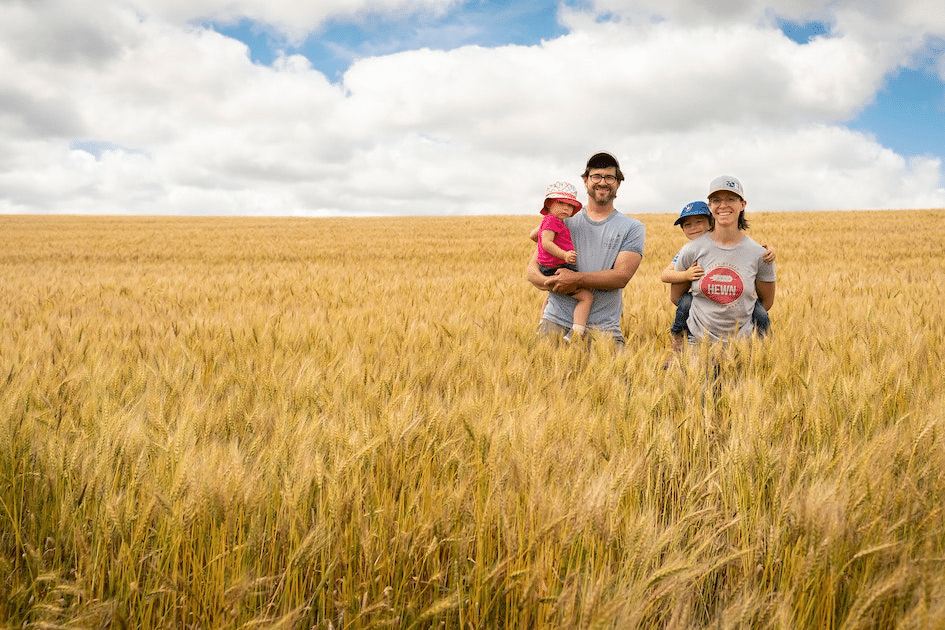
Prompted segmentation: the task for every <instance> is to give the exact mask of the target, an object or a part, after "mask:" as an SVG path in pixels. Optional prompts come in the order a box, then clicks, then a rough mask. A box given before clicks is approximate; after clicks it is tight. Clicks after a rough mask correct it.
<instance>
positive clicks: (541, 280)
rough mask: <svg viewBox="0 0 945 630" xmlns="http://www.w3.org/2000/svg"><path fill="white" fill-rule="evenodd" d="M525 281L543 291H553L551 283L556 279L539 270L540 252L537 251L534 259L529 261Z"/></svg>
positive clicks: (533, 256) (533, 255)
mask: <svg viewBox="0 0 945 630" xmlns="http://www.w3.org/2000/svg"><path fill="white" fill-rule="evenodd" d="M525 279H526V280H528V281H529V282H531V283H532V284H533V285H535V288H536V289H540V290H542V291H551V287H550V286H549V285H550V284H551V281H552V280H553V279H554V276H546V275H545V274H543V273H542V272H541V269H539V268H538V251H537V250H536V251H535V253H534V254H532V259H531V260H529V261H528V266H527V267H525Z"/></svg>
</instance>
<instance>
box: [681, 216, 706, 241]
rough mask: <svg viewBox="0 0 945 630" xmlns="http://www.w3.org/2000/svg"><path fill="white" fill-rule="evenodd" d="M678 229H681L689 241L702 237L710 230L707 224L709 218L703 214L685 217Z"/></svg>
mask: <svg viewBox="0 0 945 630" xmlns="http://www.w3.org/2000/svg"><path fill="white" fill-rule="evenodd" d="M679 227H681V228H682V231H683V234H685V235H686V238H688V239H689V240H690V241H691V240H692V239H694V238H698V237H700V236H702V235H703V234H705V233H706V232H708V231H709V230H710V229H711V228H712V226H711V224H710V223H709V217H707V216H705V215H704V214H697V215H694V216H691V217H686V219H685V220H684V221H683V222H682V223H680V224H679Z"/></svg>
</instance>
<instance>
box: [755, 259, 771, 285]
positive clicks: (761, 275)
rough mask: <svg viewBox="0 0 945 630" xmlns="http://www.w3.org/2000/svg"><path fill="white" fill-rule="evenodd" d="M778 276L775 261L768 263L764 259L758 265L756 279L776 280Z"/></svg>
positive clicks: (760, 280) (763, 280)
mask: <svg viewBox="0 0 945 630" xmlns="http://www.w3.org/2000/svg"><path fill="white" fill-rule="evenodd" d="M775 278H776V274H775V266H774V263H767V262H765V261H764V260H762V261H761V263H760V264H759V265H758V275H757V276H755V280H758V281H759V282H774V281H775Z"/></svg>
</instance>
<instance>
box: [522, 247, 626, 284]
mask: <svg viewBox="0 0 945 630" xmlns="http://www.w3.org/2000/svg"><path fill="white" fill-rule="evenodd" d="M536 255H537V254H536ZM642 260H643V256H641V255H640V254H638V253H637V252H631V251H622V252H620V253H619V254H617V260H615V261H614V267H613V269H605V270H604V271H582V272H577V271H571V270H570V269H559V270H558V271H557V272H556V273H555V275H553V276H549V277H548V279H549V280H551V282H550V283H549V284H548V286H549V288H550V289H551V290H552V291H554V292H555V293H566V294H567V293H571V292H573V291H576V290H578V289H598V290H601V291H616V290H617V289H622V288H624V287H625V286H627V283H628V282H630V278H632V277H633V274H635V273H636V272H637V269H638V268H639V267H640V261H642ZM536 269H537V261H536ZM538 273H539V274H541V272H540V271H539V272H538ZM532 284H535V283H534V282H532ZM535 286H538V285H535Z"/></svg>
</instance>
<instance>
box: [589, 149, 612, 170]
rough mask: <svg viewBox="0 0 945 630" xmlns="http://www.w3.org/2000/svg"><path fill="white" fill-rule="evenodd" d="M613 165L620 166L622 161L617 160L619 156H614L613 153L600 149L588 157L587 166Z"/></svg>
mask: <svg viewBox="0 0 945 630" xmlns="http://www.w3.org/2000/svg"><path fill="white" fill-rule="evenodd" d="M611 166H613V167H616V168H620V162H618V161H617V158H615V157H614V155H613V153H608V152H607V151H599V152H598V153H595V154H594V155H592V156H591V157H589V158H587V167H586V168H589V169H591V168H610V167H611Z"/></svg>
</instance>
